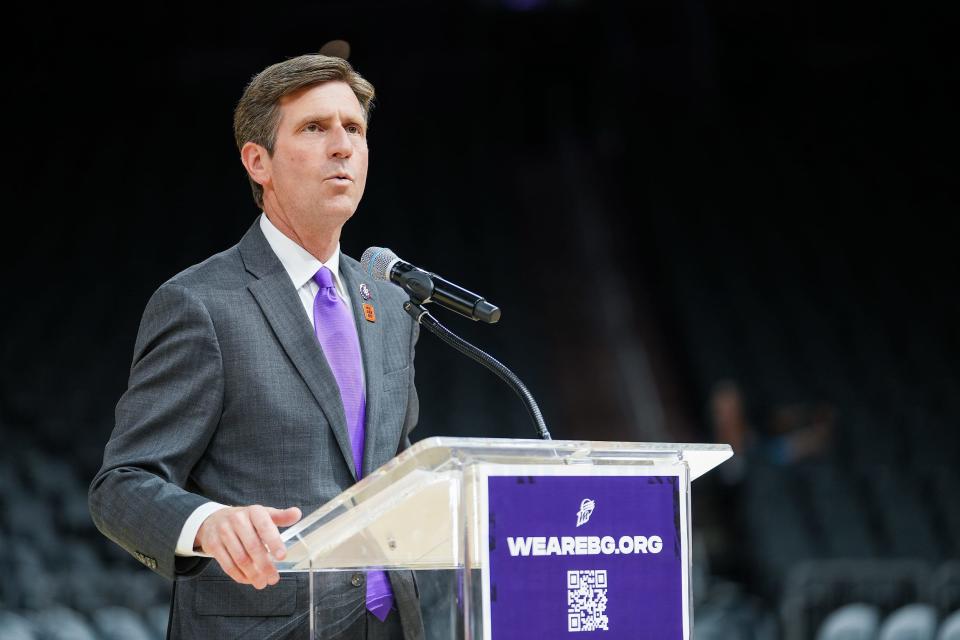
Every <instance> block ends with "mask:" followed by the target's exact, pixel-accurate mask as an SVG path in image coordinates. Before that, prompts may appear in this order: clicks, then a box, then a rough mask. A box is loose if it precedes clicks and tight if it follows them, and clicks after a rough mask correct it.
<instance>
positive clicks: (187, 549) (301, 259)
mask: <svg viewBox="0 0 960 640" xmlns="http://www.w3.org/2000/svg"><path fill="white" fill-rule="evenodd" d="M260 230H261V231H262V232H263V235H264V237H265V238H266V239H267V243H268V244H269V245H270V248H271V249H273V252H274V253H275V254H277V258H279V259H280V264H282V265H283V268H284V270H285V271H286V272H287V275H288V276H290V280H291V281H292V282H293V287H294V288H295V289H296V290H297V295H298V296H300V302H301V303H303V310H304V311H306V313H307V321H308V322H309V323H310V328H311V329H313V326H314V324H313V301H314V299H315V298H316V297H317V292H318V291H319V290H320V287H319V286H318V285H317V283H316V282H314V280H313V276H314V274H315V273H316V272H317V271H319V270H320V269H321V267H327V268H328V269H330V271H332V272H333V279H334V282H335V283H336V287H337V295H339V296H340V298H341V299H342V300H343V301H344V303H345V304H346V305H347V308H348V309H350V314H351V315H353V307H351V306H350V296H349V294H348V293H347V289H346V287H345V286H344V285H343V280H341V279H340V244H339V243H337V249H336V251H334V252H333V255H332V256H330V259H329V260H327V261H326V262H325V263H324V262H320V261H319V260H317V259H316V258H315V257H313V256H312V255H310V253H309V252H308V251H307V250H306V249H304V248H303V247H301V246H300V245H299V244H297V243H296V242H294V241H293V240H291V239H290V238H288V237H287V236H285V235H284V234H283V233H282V232H281V231H280V230H279V229H277V228H276V227H275V226H273V223H272V222H270V219H269V218H267V215H266V214H265V213H263V214H261V215H260ZM361 366H363V365H362V364H361ZM272 506H276V507H278V508H280V509H283V508H286V507H288V506H290V505H272ZM226 507H227V505H224V504H220V503H218V502H207V503H206V504H202V505H200V506H199V507H197V508H196V509H195V510H194V512H193V513H191V514H190V517H189V518H187V521H186V522H185V523H184V524H183V529H181V530H180V537H179V538H177V549H176V555H178V556H205V557H210V556H209V555H208V554H206V553H200V552H198V551H195V550H194V548H193V543H194V541H195V540H196V539H197V532H198V531H200V525H202V524H203V521H204V520H206V519H207V518H208V517H209V516H210V514H212V513H214V512H216V511H219V510H220V509H224V508H226Z"/></svg>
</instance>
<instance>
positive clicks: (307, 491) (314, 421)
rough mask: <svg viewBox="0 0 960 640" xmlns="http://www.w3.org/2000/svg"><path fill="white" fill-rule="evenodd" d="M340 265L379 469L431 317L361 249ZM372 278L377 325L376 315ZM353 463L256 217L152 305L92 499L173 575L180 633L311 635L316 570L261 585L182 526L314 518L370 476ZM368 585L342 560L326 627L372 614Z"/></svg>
mask: <svg viewBox="0 0 960 640" xmlns="http://www.w3.org/2000/svg"><path fill="white" fill-rule="evenodd" d="M340 270H341V277H342V279H343V282H344V285H345V287H346V288H347V290H348V292H349V293H350V298H351V304H352V305H353V306H354V310H353V313H354V316H355V318H356V322H357V332H358V334H359V336H360V348H361V351H362V353H363V366H364V372H365V375H366V383H367V400H366V411H367V415H366V420H367V423H366V438H367V440H366V446H365V451H364V459H363V470H364V472H365V473H366V472H370V471H373V470H375V469H376V468H378V467H379V466H381V465H382V464H384V463H385V462H387V461H388V460H390V458H392V457H393V456H394V455H396V454H397V452H398V451H400V450H402V449H404V448H405V447H406V446H409V438H408V436H409V433H410V430H411V429H413V427H414V425H415V424H416V422H417V415H418V403H417V394H416V390H415V388H414V368H413V357H414V345H415V343H416V340H417V335H418V331H417V329H418V325H417V324H416V323H414V322H413V321H412V320H411V319H410V317H409V316H407V314H406V313H405V312H404V311H403V309H402V303H403V301H404V295H403V293H402V291H401V290H400V289H399V288H397V287H393V286H391V285H388V284H382V283H378V282H376V281H374V280H373V279H371V278H368V277H366V276H364V275H363V273H362V271H361V269H360V265H359V264H358V263H357V262H356V261H355V260H353V259H351V258H348V257H346V256H342V259H341V261H340ZM361 283H366V285H367V286H368V287H369V289H370V292H371V294H372V296H371V299H370V300H369V303H370V304H372V305H373V306H374V309H375V314H376V321H375V322H369V321H367V320H366V319H365V318H364V314H363V311H362V308H361V304H362V303H363V302H367V301H364V300H362V299H361V296H360V293H359V288H360V284H361ZM354 467H355V465H354V464H353V459H352V453H351V449H350V441H349V437H348V435H347V426H346V419H345V417H344V411H343V404H342V402H341V400H340V394H339V389H338V387H337V382H336V379H335V378H334V376H333V373H332V372H331V370H330V368H329V366H328V365H327V362H326V360H325V358H324V355H323V351H322V350H321V348H320V345H319V343H318V341H317V339H316V337H315V336H314V333H313V328H312V327H311V326H310V321H309V318H308V317H307V315H306V314H305V313H304V309H303V306H302V304H301V302H300V299H299V297H298V295H297V292H296V290H295V289H294V287H293V284H292V283H291V282H290V278H289V276H288V275H287V272H286V271H285V270H284V268H283V266H282V264H281V263H280V260H279V259H278V258H277V256H276V254H275V253H274V252H273V250H272V249H271V248H270V245H269V244H268V243H267V241H266V239H265V238H264V236H263V233H262V232H261V231H260V227H259V224H257V223H254V225H253V226H252V227H251V228H250V230H249V231H248V232H247V233H246V235H244V237H243V239H242V240H241V241H240V243H239V244H238V245H236V246H234V247H232V248H231V249H228V250H227V251H224V252H223V253H220V254H217V255H215V256H213V257H211V258H209V259H208V260H206V261H204V262H203V263H201V264H198V265H196V266H194V267H191V268H189V269H187V270H186V271H184V272H183V273H180V274H179V275H177V276H175V277H174V278H173V279H171V280H170V281H168V282H166V283H165V284H163V285H162V286H161V287H160V288H159V289H158V290H157V292H156V293H155V294H154V295H153V297H152V298H151V299H150V302H149V303H148V304H147V308H146V310H145V311H144V314H143V320H142V322H141V325H140V331H139V334H138V336H137V342H136V347H135V350H134V357H133V365H132V368H131V371H130V382H129V387H128V389H127V391H126V393H124V395H123V397H122V398H121V399H120V401H119V403H118V404H117V410H116V427H115V428H114V431H113V434H112V435H111V437H110V441H109V442H108V443H107V446H106V449H105V451H104V459H103V467H102V468H101V469H100V471H99V472H98V473H97V475H96V477H95V478H94V479H93V482H92V484H91V485H90V496H89V499H90V511H91V514H92V515H93V520H94V522H95V523H96V525H97V527H98V528H99V529H100V531H102V532H103V533H104V534H105V535H106V536H107V537H109V538H110V539H111V540H113V541H114V542H116V543H117V544H119V545H120V546H122V547H123V548H124V549H126V550H127V551H129V552H130V553H131V554H132V555H133V556H134V557H136V558H137V559H138V560H139V561H140V562H142V563H143V564H145V565H146V566H147V567H149V568H150V569H153V570H154V571H156V572H157V573H159V574H160V575H162V576H165V577H167V578H171V579H173V580H174V593H173V602H172V604H171V607H172V609H171V618H170V630H169V634H170V636H171V637H173V638H258V639H259V638H268V637H270V638H280V637H283V638H286V637H300V636H301V635H302V636H304V637H305V636H306V629H305V626H304V625H305V616H306V614H307V611H308V608H309V606H308V591H307V583H306V576H305V575H304V574H296V573H295V574H283V575H282V576H281V579H280V582H279V583H278V584H277V585H275V586H272V587H267V588H266V589H264V590H262V591H257V590H255V589H254V588H253V587H251V586H248V585H240V584H237V583H235V582H233V581H232V580H231V579H230V578H229V577H228V576H226V574H225V573H223V571H222V570H221V569H220V566H219V565H218V564H217V563H216V562H209V561H208V560H205V559H202V558H181V557H176V556H175V555H174V549H175V548H176V542H177V538H178V536H179V534H180V530H181V529H182V527H183V524H184V522H185V521H186V519H187V517H188V516H189V515H190V514H191V513H192V512H193V510H194V509H196V508H197V507H198V506H200V505H201V504H203V503H205V502H207V501H209V500H213V501H216V502H221V503H223V504H228V505H248V504H263V505H269V506H275V507H280V508H283V507H288V506H298V507H300V508H301V510H302V511H303V513H304V514H308V513H310V512H312V511H313V510H314V509H316V508H317V507H319V506H321V505H322V504H324V503H325V502H327V501H328V500H330V499H331V498H333V497H334V496H336V495H337V494H339V493H340V492H341V491H343V490H344V489H347V488H349V487H350V486H351V485H353V484H354V483H355V482H356V475H355V472H354ZM360 577H362V575H361V576H360ZM390 579H391V583H392V585H393V589H394V593H395V596H396V603H397V607H398V609H399V612H400V616H401V620H402V622H403V626H404V634H405V636H406V637H408V638H419V637H422V635H423V626H422V622H421V620H420V615H419V609H418V602H417V600H418V594H417V587H416V583H415V582H414V580H413V576H412V574H410V573H406V572H403V573H391V574H390ZM358 581H359V580H357V579H354V576H353V575H351V574H350V573H342V572H341V573H332V574H324V575H323V576H322V578H321V579H320V582H319V585H318V592H319V593H320V595H321V597H320V600H319V607H318V609H317V614H318V620H319V622H320V625H318V626H322V628H323V629H324V635H325V636H333V635H335V634H336V633H337V631H339V630H342V629H343V627H345V626H347V625H348V624H349V623H350V622H352V621H354V620H355V619H356V617H357V616H359V615H361V614H363V612H364V595H365V588H358V587H356V586H354V585H353V583H354V582H358ZM361 587H362V585H361Z"/></svg>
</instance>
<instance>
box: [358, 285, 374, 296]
mask: <svg viewBox="0 0 960 640" xmlns="http://www.w3.org/2000/svg"><path fill="white" fill-rule="evenodd" d="M360 297H361V298H363V299H364V300H369V299H370V298H372V297H373V296H372V295H370V287H368V286H367V284H366V283H363V284H361V285H360Z"/></svg>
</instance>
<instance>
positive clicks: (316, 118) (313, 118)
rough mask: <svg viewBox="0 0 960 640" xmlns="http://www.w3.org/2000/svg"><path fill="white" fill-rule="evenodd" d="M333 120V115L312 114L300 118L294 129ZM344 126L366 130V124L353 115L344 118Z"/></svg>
mask: <svg viewBox="0 0 960 640" xmlns="http://www.w3.org/2000/svg"><path fill="white" fill-rule="evenodd" d="M333 118H334V116H333V114H327V115H322V114H319V113H312V114H309V115H306V116H304V117H302V118H300V120H298V121H297V124H296V126H295V127H294V128H295V129H296V130H299V129H300V128H301V127H303V126H304V125H306V124H309V123H311V122H329V121H330V120H333ZM344 124H359V125H360V126H361V127H363V129H364V131H366V129H367V123H366V121H365V120H364V119H363V117H362V116H361V117H359V118H356V117H354V116H353V115H349V114H348V115H346V116H345V117H344Z"/></svg>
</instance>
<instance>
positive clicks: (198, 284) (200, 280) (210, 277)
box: [161, 245, 250, 297]
mask: <svg viewBox="0 0 960 640" xmlns="http://www.w3.org/2000/svg"><path fill="white" fill-rule="evenodd" d="M249 279H250V278H249V274H247V272H246V270H245V269H244V266H243V260H242V259H241V257H240V251H239V249H238V247H237V246H236V245H235V246H233V247H230V248H229V249H227V250H226V251H221V252H220V253H217V254H214V255H212V256H210V257H209V258H207V259H206V260H204V261H203V262H200V263H198V264H195V265H193V266H192V267H188V268H186V269H184V270H183V271H181V272H180V273H178V274H177V275H175V276H173V277H172V278H170V279H169V280H167V281H166V282H165V283H164V284H163V285H161V288H163V287H175V288H182V289H187V290H189V291H191V292H193V293H194V294H195V295H198V296H201V297H203V296H204V295H205V294H209V293H212V292H215V291H223V290H233V289H237V288H245V287H246V286H247V283H248V282H249Z"/></svg>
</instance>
